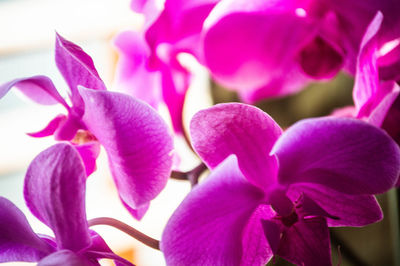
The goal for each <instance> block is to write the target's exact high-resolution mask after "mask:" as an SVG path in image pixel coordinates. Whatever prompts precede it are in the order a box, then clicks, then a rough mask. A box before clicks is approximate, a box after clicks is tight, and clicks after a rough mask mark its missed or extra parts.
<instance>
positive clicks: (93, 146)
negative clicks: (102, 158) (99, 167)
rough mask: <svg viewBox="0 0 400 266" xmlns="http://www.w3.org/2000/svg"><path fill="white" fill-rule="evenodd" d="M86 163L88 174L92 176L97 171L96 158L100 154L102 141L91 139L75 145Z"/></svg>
mask: <svg viewBox="0 0 400 266" xmlns="http://www.w3.org/2000/svg"><path fill="white" fill-rule="evenodd" d="M75 149H76V150H77V151H78V152H79V155H80V156H81V158H82V161H83V164H84V165H85V170H86V176H90V175H91V174H92V173H93V172H94V171H96V159H97V157H98V156H99V154H100V143H98V142H97V141H91V142H87V143H84V144H79V145H75Z"/></svg>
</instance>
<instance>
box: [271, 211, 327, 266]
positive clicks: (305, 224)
mask: <svg viewBox="0 0 400 266" xmlns="http://www.w3.org/2000/svg"><path fill="white" fill-rule="evenodd" d="M278 255H279V256H281V257H282V258H284V259H286V260H288V261H290V262H292V263H294V264H296V265H304V266H314V265H332V264H331V249H330V240H329V230H328V226H327V224H326V221H325V218H321V217H314V218H308V219H300V220H299V221H298V222H297V223H295V224H294V225H292V226H291V227H289V228H287V229H286V230H285V231H284V232H283V235H282V238H281V242H280V243H279V249H278Z"/></svg>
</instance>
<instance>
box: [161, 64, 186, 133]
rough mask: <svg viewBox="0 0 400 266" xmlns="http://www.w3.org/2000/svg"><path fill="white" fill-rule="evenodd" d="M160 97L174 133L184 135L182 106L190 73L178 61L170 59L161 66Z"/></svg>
mask: <svg viewBox="0 0 400 266" xmlns="http://www.w3.org/2000/svg"><path fill="white" fill-rule="evenodd" d="M161 75H162V96H163V99H164V102H165V104H166V105H167V107H168V111H169V113H170V116H171V121H172V126H173V128H174V131H175V132H177V133H180V134H184V133H185V131H184V127H183V106H184V103H185V97H186V92H187V90H188V88H189V79H190V73H189V72H188V70H186V69H185V68H184V67H183V66H181V64H180V63H179V62H178V60H177V59H176V57H175V58H173V59H171V62H169V64H163V65H162V66H161Z"/></svg>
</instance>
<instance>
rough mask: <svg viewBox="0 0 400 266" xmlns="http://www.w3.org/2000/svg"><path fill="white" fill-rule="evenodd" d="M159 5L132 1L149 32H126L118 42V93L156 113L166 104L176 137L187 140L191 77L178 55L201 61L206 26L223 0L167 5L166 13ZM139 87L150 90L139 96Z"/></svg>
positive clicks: (169, 0)
mask: <svg viewBox="0 0 400 266" xmlns="http://www.w3.org/2000/svg"><path fill="white" fill-rule="evenodd" d="M155 2H156V1H154V0H145V1H143V0H132V1H131V8H132V9H133V10H134V11H136V12H141V13H143V14H144V15H145V19H146V22H145V29H144V31H143V32H142V33H137V32H123V33H121V34H119V35H118V36H117V37H116V39H115V44H116V46H117V48H118V50H119V53H120V60H119V64H118V69H117V82H116V89H117V90H123V91H124V92H126V93H128V94H130V95H133V96H134V97H138V98H140V99H142V100H144V101H146V102H148V103H149V104H151V105H152V106H154V107H157V106H158V104H159V103H161V102H164V103H165V104H166V106H167V108H168V110H169V113H170V117H171V121H172V126H173V128H174V131H175V132H176V133H177V134H184V130H185V129H184V126H183V122H182V119H183V118H182V116H183V107H184V103H185V97H186V92H187V90H188V88H189V85H190V80H191V73H190V72H189V70H188V69H186V68H185V67H184V66H183V65H182V64H181V62H180V61H179V59H178V55H179V54H180V53H189V54H192V55H193V56H195V57H196V58H197V59H198V60H199V61H202V59H201V58H202V56H201V51H202V50H201V42H200V39H201V35H200V33H201V29H202V25H203V22H204V20H205V19H206V17H207V15H208V13H209V12H210V11H211V9H212V8H213V7H214V5H215V4H216V3H217V2H218V0H201V1H182V0H167V1H165V4H164V9H162V10H158V9H157V7H156V6H157V5H156V3H155ZM147 46H148V47H147ZM137 83H139V84H147V86H146V87H147V88H148V89H147V90H146V91H144V90H140V91H139V90H138V89H137V88H136V84H137ZM157 83H158V84H157Z"/></svg>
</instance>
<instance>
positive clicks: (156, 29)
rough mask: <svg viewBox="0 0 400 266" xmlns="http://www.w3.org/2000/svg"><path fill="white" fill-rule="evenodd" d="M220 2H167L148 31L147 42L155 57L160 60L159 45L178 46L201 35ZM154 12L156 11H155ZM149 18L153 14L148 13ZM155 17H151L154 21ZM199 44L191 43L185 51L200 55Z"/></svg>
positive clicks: (200, 0) (174, 0)
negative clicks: (179, 43)
mask: <svg viewBox="0 0 400 266" xmlns="http://www.w3.org/2000/svg"><path fill="white" fill-rule="evenodd" d="M218 1H219V0H196V1H193V0H189V1H188V0H185V1H182V0H167V1H166V2H165V5H164V10H163V11H162V12H161V13H160V14H159V16H158V17H157V19H156V20H155V21H154V23H153V24H152V25H151V26H150V27H149V28H148V30H147V31H146V40H147V42H148V44H149V46H150V49H151V51H152V54H153V56H154V57H155V58H156V59H159V58H158V57H159V54H158V50H157V48H158V47H159V44H162V43H170V44H174V45H175V44H176V43H178V42H180V41H182V40H188V39H189V38H190V37H192V36H195V35H200V33H201V30H202V26H203V23H204V20H205V19H206V18H207V16H208V14H209V13H210V11H211V10H212V8H213V7H214V5H215V4H216V3H217V2H218ZM153 12H154V11H153ZM146 16H147V17H148V18H149V17H150V16H151V14H149V13H147V14H146ZM153 18H154V16H151V17H150V19H151V20H152V19H153ZM198 49H199V43H198V42H197V43H195V42H191V43H190V45H185V47H184V48H183V50H185V51H186V52H190V53H192V54H198V53H199V51H198Z"/></svg>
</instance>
